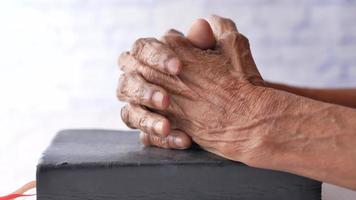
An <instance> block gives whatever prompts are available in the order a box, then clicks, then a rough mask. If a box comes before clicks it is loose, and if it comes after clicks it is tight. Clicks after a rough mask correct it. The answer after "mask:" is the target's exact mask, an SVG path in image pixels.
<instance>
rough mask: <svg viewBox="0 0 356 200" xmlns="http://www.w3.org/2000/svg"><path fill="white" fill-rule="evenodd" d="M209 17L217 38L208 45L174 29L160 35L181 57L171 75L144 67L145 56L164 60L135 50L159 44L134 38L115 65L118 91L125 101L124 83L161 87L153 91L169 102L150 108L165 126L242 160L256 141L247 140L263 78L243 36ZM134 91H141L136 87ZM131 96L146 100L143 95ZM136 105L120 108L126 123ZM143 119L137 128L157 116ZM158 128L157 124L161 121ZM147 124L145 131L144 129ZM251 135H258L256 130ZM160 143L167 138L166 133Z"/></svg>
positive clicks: (231, 25) (223, 21) (257, 110)
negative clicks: (201, 45)
mask: <svg viewBox="0 0 356 200" xmlns="http://www.w3.org/2000/svg"><path fill="white" fill-rule="evenodd" d="M214 20H215V21H214ZM214 20H213V29H214V33H215V34H216V38H217V45H216V47H215V49H214V50H207V51H204V50H201V49H198V48H195V47H193V46H192V44H191V43H190V42H189V41H188V40H187V39H186V38H185V37H183V36H182V35H180V34H167V35H165V36H164V38H163V41H164V42H165V44H166V45H167V46H168V47H169V49H171V50H172V51H173V52H174V53H175V54H176V55H177V56H178V58H179V60H181V62H182V68H183V70H182V71H181V72H180V73H179V75H177V76H172V75H167V74H165V73H162V72H159V71H158V70H154V69H152V68H148V67H147V66H145V64H147V62H149V60H156V61H157V62H156V63H161V65H164V64H163V62H161V61H159V58H154V56H156V54H155V53H151V54H150V53H148V54H147V52H146V56H147V55H148V57H146V58H145V60H143V61H142V60H140V55H137V54H139V53H140V52H143V51H144V50H142V49H144V48H148V46H152V47H159V46H161V45H163V44H162V43H161V42H159V41H157V40H154V39H151V38H146V39H140V40H138V41H137V42H136V43H135V45H134V46H133V50H131V53H128V52H127V53H124V54H122V55H121V57H120V66H121V67H122V68H121V69H122V70H123V71H125V72H126V73H125V74H124V75H123V77H122V78H121V80H120V84H119V90H118V96H119V99H120V98H121V99H123V100H125V95H124V93H127V92H128V91H125V88H127V87H126V85H127V84H139V82H140V81H141V82H144V81H145V80H146V81H148V82H149V83H151V84H154V85H159V86H161V87H162V88H159V89H157V90H161V91H162V92H163V93H165V92H168V94H169V97H170V101H169V106H168V108H166V109H164V110H157V109H155V110H154V111H155V112H158V113H160V114H162V115H164V116H166V117H167V118H168V119H169V121H170V122H171V129H174V130H179V131H184V132H185V133H188V134H189V135H190V136H191V137H192V139H193V141H194V142H196V143H198V144H199V145H200V146H201V147H203V148H204V149H206V150H208V151H211V152H214V153H216V154H219V155H222V156H224V157H227V158H230V159H235V160H243V159H242V157H243V156H245V155H248V152H250V150H251V148H254V147H255V146H256V145H259V144H258V140H257V142H256V139H254V140H252V135H253V133H254V132H255V133H257V132H260V128H261V127H260V126H259V125H258V124H259V123H258V118H259V115H261V114H262V112H260V111H261V110H260V108H261V105H263V103H259V102H261V101H263V99H262V98H263V96H264V93H265V91H266V88H265V87H262V86H263V84H264V82H263V79H262V78H261V76H260V74H259V72H258V70H257V68H256V66H255V63H254V61H253V58H252V55H251V51H250V48H249V43H248V40H247V39H246V37H244V36H243V35H242V34H240V33H238V32H237V29H236V27H235V25H234V23H233V22H232V21H231V20H228V19H223V18H214ZM153 49H155V48H153ZM150 56H151V57H150ZM152 57H153V58H152ZM148 64H151V65H154V64H155V63H148ZM163 71H164V70H163ZM141 76H142V77H141ZM139 85H140V84H139ZM137 88H142V87H141V86H138V87H137ZM137 92H138V93H142V94H143V93H144V92H142V90H138V91H137ZM146 94H147V93H146ZM146 96H147V95H146ZM148 96H150V95H149V94H148ZM151 96H152V95H151ZM136 97H139V98H141V99H142V98H146V99H149V97H145V95H136ZM137 102H139V100H137ZM162 107H165V106H162ZM134 110H136V111H134ZM139 110H140V109H138V108H137V106H136V105H133V104H131V105H130V106H128V107H125V108H124V109H123V111H122V118H123V120H124V122H126V123H127V124H128V125H129V126H130V127H134V126H132V125H131V124H130V123H131V122H130V118H133V117H132V115H137V113H138V112H140V111H139ZM147 115H148V114H147ZM151 115H152V114H151ZM162 120H164V119H163V118H162ZM147 121H149V120H147V119H146V120H143V121H142V120H141V121H140V122H137V123H138V124H140V125H141V127H157V124H159V123H158V122H157V121H155V122H154V121H152V122H147ZM142 124H148V125H147V126H142ZM152 124H153V125H152ZM150 125H151V126H150ZM158 127H159V128H162V125H160V126H158ZM159 128H158V129H159ZM143 129H145V128H143ZM148 129H149V128H147V130H146V131H148V132H149V131H150V130H148ZM166 129H167V128H166ZM237 134H239V136H238V137H236V135H237ZM254 137H255V138H258V137H256V135H254ZM165 142H166V143H167V144H170V143H172V141H171V140H170V139H169V138H168V139H167V140H166V141H165ZM163 146H164V145H163Z"/></svg>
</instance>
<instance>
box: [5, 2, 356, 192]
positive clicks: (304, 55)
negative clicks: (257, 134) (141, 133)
mask: <svg viewBox="0 0 356 200" xmlns="http://www.w3.org/2000/svg"><path fill="white" fill-rule="evenodd" d="M211 13H215V14H219V15H222V16H227V17H230V18H232V19H233V20H234V21H236V23H237V26H238V28H239V30H240V31H241V32H243V33H244V34H245V35H247V36H248V37H249V39H250V42H251V46H252V50H253V52H254V57H255V60H256V63H257V64H258V67H259V69H260V71H261V73H262V75H263V76H264V78H266V79H269V80H274V81H279V82H286V83H291V84H296V85H304V86H317V87H341V86H356V56H355V52H356V1H354V0H249V1H247V0H245V1H243V0H195V1H192V0H174V1H168V0H142V1H140V0H88V1H84V0H65V1H64V0H62V1H55V0H4V1H0V55H1V56H0V91H1V96H0V97H1V98H0V132H1V133H0V134H1V135H0V176H1V180H0V194H2V193H5V192H8V191H9V190H12V189H14V187H16V186H17V185H19V184H21V183H22V182H24V181H25V180H28V179H32V178H34V169H35V164H36V162H37V158H38V157H39V155H40V152H41V151H42V150H43V148H44V147H45V146H46V145H47V144H48V142H49V140H50V139H51V137H52V136H53V133H54V132H55V131H56V130H58V129H61V128H68V127H79V128H80V127H102V128H125V127H124V126H123V124H122V122H120V120H119V110H120V107H121V106H122V105H123V104H121V103H118V102H117V101H116V99H115V87H116V81H117V77H118V72H117V69H116V66H115V65H116V58H117V56H118V54H119V53H120V52H121V51H123V50H126V49H129V48H130V46H131V44H132V43H133V41H134V40H135V39H136V38H138V37H144V36H155V37H158V36H159V35H160V34H162V33H164V32H165V30H167V29H169V28H172V27H174V28H177V29H179V30H182V31H186V30H187V29H188V27H189V25H190V23H191V22H192V21H193V20H194V19H195V18H198V17H206V16H208V15H209V14H211ZM6 163H13V166H11V167H9V165H6ZM328 187H329V188H330V187H332V186H328ZM328 191H330V192H328ZM340 191H342V190H333V188H331V189H329V190H327V191H326V192H325V191H324V198H325V199H332V197H333V195H335V194H338V193H337V192H340ZM346 193H347V192H346V191H343V193H342V194H346ZM350 195H352V194H350ZM338 197H339V198H338V199H340V195H338ZM341 197H342V195H341ZM350 198H351V196H350ZM354 198H356V196H354Z"/></svg>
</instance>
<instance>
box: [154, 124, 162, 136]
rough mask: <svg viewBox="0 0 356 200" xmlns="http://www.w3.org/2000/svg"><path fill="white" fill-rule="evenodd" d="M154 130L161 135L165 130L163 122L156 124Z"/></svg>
mask: <svg viewBox="0 0 356 200" xmlns="http://www.w3.org/2000/svg"><path fill="white" fill-rule="evenodd" d="M154 129H155V132H156V133H157V134H159V133H161V132H162V129H163V122H162V121H158V122H156V124H155V125H154Z"/></svg>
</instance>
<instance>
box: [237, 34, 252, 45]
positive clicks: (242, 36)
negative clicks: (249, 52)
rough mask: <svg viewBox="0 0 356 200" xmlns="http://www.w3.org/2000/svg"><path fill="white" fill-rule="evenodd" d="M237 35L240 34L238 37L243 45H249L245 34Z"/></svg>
mask: <svg viewBox="0 0 356 200" xmlns="http://www.w3.org/2000/svg"><path fill="white" fill-rule="evenodd" d="M239 35H240V39H241V41H242V43H243V45H244V46H247V47H249V46H250V41H249V40H248V38H247V37H246V36H244V35H243V34H239Z"/></svg>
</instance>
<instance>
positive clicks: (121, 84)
mask: <svg viewBox="0 0 356 200" xmlns="http://www.w3.org/2000/svg"><path fill="white" fill-rule="evenodd" d="M125 86H126V76H125V74H122V75H121V76H120V77H119V81H118V84H117V88H116V96H117V98H118V99H119V100H120V101H122V100H123V90H124V88H125Z"/></svg>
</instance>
